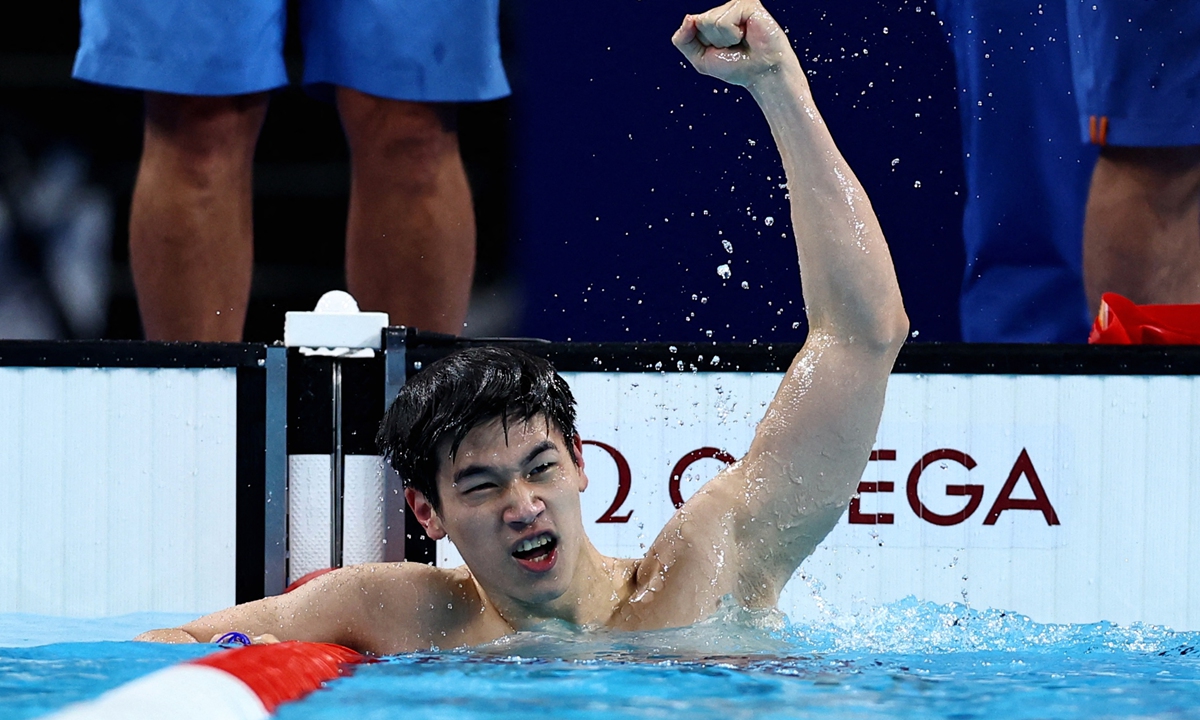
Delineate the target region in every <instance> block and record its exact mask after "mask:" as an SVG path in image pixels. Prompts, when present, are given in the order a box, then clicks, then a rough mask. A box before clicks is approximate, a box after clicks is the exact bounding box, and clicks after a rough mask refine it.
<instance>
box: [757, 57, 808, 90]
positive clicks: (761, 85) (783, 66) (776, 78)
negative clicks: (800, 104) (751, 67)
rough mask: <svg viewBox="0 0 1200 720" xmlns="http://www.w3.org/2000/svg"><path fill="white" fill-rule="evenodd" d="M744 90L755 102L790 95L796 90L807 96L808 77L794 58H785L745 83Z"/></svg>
mask: <svg viewBox="0 0 1200 720" xmlns="http://www.w3.org/2000/svg"><path fill="white" fill-rule="evenodd" d="M746 89H747V90H749V91H750V94H751V95H753V96H754V98H755V99H756V100H765V99H769V98H772V97H776V96H778V95H779V94H781V93H788V94H792V93H794V92H795V91H796V90H800V91H802V93H803V95H804V96H805V97H807V96H808V94H809V92H808V77H807V76H806V75H805V74H804V69H803V68H801V67H800V61H799V60H797V59H796V58H795V57H790V58H786V59H785V60H783V61H781V62H780V63H779V64H777V65H772V66H770V67H768V68H766V69H764V70H763V71H762V72H761V73H759V74H758V75H757V76H755V77H754V79H753V80H751V81H750V82H748V83H746Z"/></svg>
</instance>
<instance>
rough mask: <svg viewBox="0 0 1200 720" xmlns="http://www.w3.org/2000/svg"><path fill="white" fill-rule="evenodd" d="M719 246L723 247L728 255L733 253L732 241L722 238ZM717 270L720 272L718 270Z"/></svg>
mask: <svg viewBox="0 0 1200 720" xmlns="http://www.w3.org/2000/svg"><path fill="white" fill-rule="evenodd" d="M721 247H723V248H725V252H727V253H729V254H730V255H732V254H733V243H731V242H729V241H728V240H722V241H721ZM717 272H720V270H718V271H717Z"/></svg>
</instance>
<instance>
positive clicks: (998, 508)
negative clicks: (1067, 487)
mask: <svg viewBox="0 0 1200 720" xmlns="http://www.w3.org/2000/svg"><path fill="white" fill-rule="evenodd" d="M1022 475H1024V476H1025V479H1026V480H1028V481H1029V487H1030V488H1031V489H1032V490H1033V499H1032V500H1021V499H1014V498H1013V497H1012V491H1013V490H1014V489H1016V487H1017V480H1019V479H1020V478H1021V476H1022ZM1005 510H1041V511H1042V517H1044V518H1046V524H1047V525H1058V524H1059V523H1058V513H1056V512H1054V506H1053V505H1051V504H1050V498H1049V497H1048V496H1047V495H1046V489H1045V488H1044V487H1042V481H1041V479H1040V478H1038V474H1037V470H1034V469H1033V461H1032V460H1030V459H1029V453H1028V452H1026V450H1025V448H1021V454H1020V455H1018V456H1017V461H1016V462H1015V463H1013V468H1012V471H1011V472H1009V473H1008V479H1007V480H1005V481H1004V487H1002V488H1000V494H999V495H997V496H996V502H994V503H992V509H991V510H989V511H988V514H987V518H986V519H984V521H983V524H984V525H995V524H996V521H997V520H999V519H1000V513H1002V512H1004V511H1005Z"/></svg>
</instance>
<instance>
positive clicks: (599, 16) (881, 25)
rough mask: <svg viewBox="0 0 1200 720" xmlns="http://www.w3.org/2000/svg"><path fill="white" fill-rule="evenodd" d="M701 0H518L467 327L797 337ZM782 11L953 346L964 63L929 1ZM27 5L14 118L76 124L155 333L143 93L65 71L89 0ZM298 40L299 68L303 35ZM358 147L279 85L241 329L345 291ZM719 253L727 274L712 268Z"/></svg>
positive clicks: (469, 147)
mask: <svg viewBox="0 0 1200 720" xmlns="http://www.w3.org/2000/svg"><path fill="white" fill-rule="evenodd" d="M703 5H704V3H700V4H699V5H697V4H696V3H695V2H692V1H691V0H689V1H688V2H681V1H678V0H609V1H608V2H606V3H604V4H603V6H602V8H601V7H599V6H596V5H594V4H585V3H562V2H552V1H551V0H508V2H506V3H505V5H504V7H503V18H502V36H503V44H504V48H505V62H506V67H507V68H508V71H509V77H510V81H511V83H512V85H513V89H514V95H513V97H512V98H510V99H506V100H501V101H497V102H492V103H484V104H478V105H469V106H464V107H463V108H462V110H461V112H460V118H459V127H460V137H461V141H462V146H463V156H464V160H465V162H466V165H467V171H468V175H469V177H470V179H471V183H472V187H473V190H474V193H475V203H476V213H477V217H478V226H479V258H478V260H479V262H478V270H477V276H476V289H475V300H474V302H473V308H472V315H471V318H469V320H468V327H467V328H466V329H465V332H466V333H467V334H521V335H532V336H538V337H545V338H549V339H555V340H565V339H573V340H592V341H611V340H635V341H642V340H664V341H671V340H679V341H705V340H707V339H709V338H711V339H712V340H739V341H743V340H758V341H763V342H769V341H776V342H778V341H795V340H799V339H802V338H803V333H804V326H803V322H802V321H803V314H802V312H801V301H800V284H799V280H798V273H797V271H796V259H795V249H794V246H793V244H792V243H791V241H790V240H789V239H787V238H785V237H782V235H783V233H785V232H787V231H788V230H789V226H790V222H789V221H788V213H787V202H786V200H785V197H784V194H785V192H786V190H784V189H781V188H780V187H779V185H780V184H781V183H782V182H783V179H782V170H781V168H780V166H779V161H778V158H777V155H776V153H775V151H774V148H773V143H772V141H771V137H770V132H769V130H768V129H767V126H766V123H765V121H764V120H763V119H762V117H761V114H760V113H759V112H758V111H757V109H756V108H755V107H754V105H753V102H752V101H751V100H750V99H749V97H748V96H747V95H746V94H745V93H744V92H743V91H741V90H739V89H737V88H729V90H728V91H726V89H725V88H724V87H723V86H721V85H720V84H719V83H718V82H717V81H714V80H712V79H710V78H704V77H701V76H698V75H696V74H695V73H694V72H693V71H692V70H690V69H688V68H685V67H683V66H682V57H681V56H679V55H678V54H677V52H676V51H675V50H674V48H673V47H672V46H671V45H670V42H669V38H670V35H671V33H672V32H673V31H674V29H675V28H676V27H677V26H678V23H679V20H680V18H681V17H682V16H683V14H684V13H685V12H699V11H703V10H705V9H707V7H706V6H703ZM702 6H703V7H702ZM769 7H770V9H771V10H772V12H773V13H774V14H775V16H776V17H777V18H778V19H779V20H780V22H781V24H782V25H783V26H784V27H785V28H786V29H787V30H788V32H789V36H790V37H791V38H792V41H793V43H794V44H795V45H796V47H797V49H798V51H799V52H800V56H801V61H802V62H803V63H804V66H805V68H806V69H807V70H808V72H809V76H810V82H811V84H812V88H813V92H814V94H815V96H816V98H817V102H818V105H819V107H820V108H821V111H822V113H823V115H824V116H825V119H826V121H827V122H828V124H829V126H830V128H831V130H832V132H833V134H834V138H835V139H836V140H837V142H838V145H839V147H840V148H841V150H842V152H843V153H844V154H845V155H846V157H847V159H848V161H849V162H850V165H851V166H852V167H853V168H854V170H855V172H856V173H857V174H858V176H859V178H860V179H861V180H862V182H863V184H864V185H865V186H866V189H867V192H868V194H869V195H870V197H871V198H872V201H873V203H874V206H875V209H876V212H877V214H878V215H879V217H880V220H881V222H882V224H883V228H884V231H885V233H886V234H887V236H888V239H889V242H890V244H891V247H892V252H893V257H894V259H895V262H896V267H897V272H898V274H899V276H900V281H901V286H902V290H903V291H904V295H905V300H906V304H907V307H908V310H909V315H910V317H911V319H912V326H913V329H914V330H915V331H916V332H917V336H916V338H915V339H916V340H918V341H924V340H943V341H947V340H957V339H958V337H959V331H958V305H957V295H958V287H959V285H960V281H961V273H962V267H963V256H962V243H961V230H960V223H961V215H962V200H963V195H964V190H963V187H962V169H961V156H960V148H959V131H958V125H957V122H958V121H957V115H956V109H955V106H954V100H955V90H954V81H953V67H952V61H951V58H950V54H949V50H948V48H947V46H946V43H945V40H944V38H943V37H942V30H941V27H940V25H939V22H938V19H937V17H936V15H935V14H934V13H933V6H932V3H929V4H925V3H923V2H918V1H914V0H868V1H866V2H858V3H845V2H835V1H833V0H804V1H799V2H787V3H784V2H775V3H771V4H770V6H769ZM23 9H24V16H25V18H26V19H25V20H23V21H21V22H9V23H4V24H3V25H0V90H2V94H0V114H2V115H3V116H4V118H5V121H6V123H7V124H8V125H9V126H12V125H14V124H16V125H18V126H20V127H21V133H22V135H23V136H24V137H27V138H31V139H32V140H31V142H33V143H35V144H37V143H41V144H48V143H50V142H52V141H55V140H58V139H62V138H65V139H67V140H69V141H70V142H71V143H73V144H74V145H75V146H76V147H78V148H80V149H82V150H83V151H84V152H86V153H87V154H88V155H89V156H90V157H91V160H92V166H91V167H92V170H91V173H92V180H93V182H95V183H96V184H99V185H101V186H103V187H104V188H106V189H107V191H108V193H109V195H110V197H111V198H112V201H113V203H114V209H115V211H116V222H115V225H114V237H115V239H114V250H113V279H114V287H113V297H112V301H111V306H110V309H109V313H108V317H109V321H108V327H107V331H106V336H107V337H112V338H135V337H140V326H139V323H138V317H137V307H136V300H135V298H134V296H133V285H132V280H131V278H130V275H129V269H128V257H127V250H126V247H125V242H126V240H125V238H126V237H127V226H128V207H129V197H130V192H131V190H132V185H133V177H134V173H135V171H136V166H137V158H138V154H139V152H140V144H141V99H140V97H139V96H138V95H137V94H136V93H128V92H120V91H115V90H111V89H105V88H99V87H94V86H89V85H87V84H84V83H79V82H76V81H73V80H71V79H70V77H69V76H70V67H71V62H72V58H73V54H74V51H75V47H76V43H77V39H78V31H79V20H78V4H77V3H76V2H70V1H69V0H53V1H48V2H44V3H38V4H34V5H28V6H25V7H24V8H23ZM287 49H288V59H289V65H290V66H291V67H292V68H293V69H296V68H298V67H299V64H300V62H301V58H300V55H299V52H298V51H299V47H298V43H297V42H296V41H295V38H294V36H290V37H289V42H288V46H287ZM293 74H295V73H293ZM714 91H715V92H714ZM346 163H347V150H346V147H345V142H344V139H343V136H342V134H341V130H340V128H339V126H338V123H337V117H336V114H335V113H334V111H333V108H332V107H331V106H330V105H327V104H324V103H321V102H319V101H317V100H315V99H312V98H310V97H308V96H306V95H305V94H304V93H303V91H302V90H300V89H298V88H295V87H293V88H288V89H285V90H282V91H279V92H277V93H276V94H275V96H274V97H273V99H272V106H271V109H270V112H269V113H268V116H267V122H266V126H265V128H264V130H263V134H262V138H261V140H260V143H259V147H258V155H257V165H256V178H255V189H256V197H255V206H254V211H255V233H256V238H255V253H256V258H257V262H256V267H255V275H254V289H253V297H252V300H251V305H250V312H249V317H248V320H247V325H246V339H247V340H252V341H273V340H277V339H279V338H280V337H281V336H282V327H283V313H284V312H285V311H286V310H293V309H309V308H311V307H312V304H313V303H314V302H315V301H316V299H317V298H318V297H319V296H320V294H321V293H322V292H324V291H325V290H329V289H334V288H342V287H344V280H343V277H342V253H343V250H344V244H343V228H344V224H345V214H346V207H347V196H346V194H347V191H348V188H349V175H348V169H347V165H346ZM767 217H772V218H773V219H774V223H773V224H772V225H770V226H768V225H767V224H766V220H765V219H766V218H767ZM597 218H598V219H597ZM722 240H728V241H729V242H730V243H731V244H732V247H733V252H732V254H729V253H727V252H726V250H725V249H724V247H723V246H722ZM722 263H728V264H729V265H730V267H731V269H732V273H733V275H732V277H731V278H730V279H729V280H728V281H723V280H722V279H721V278H720V277H719V276H718V274H717V270H716V268H717V266H718V265H720V264H722ZM743 282H745V283H746V284H747V286H748V289H743V287H742V283H743ZM693 296H694V297H695V299H693ZM797 323H799V324H798V325H797V326H796V327H793V325H794V324H797ZM710 333H711V335H710Z"/></svg>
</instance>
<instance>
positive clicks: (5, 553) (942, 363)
mask: <svg viewBox="0 0 1200 720" xmlns="http://www.w3.org/2000/svg"><path fill="white" fill-rule="evenodd" d="M469 342H471V341H455V340H452V339H448V338H431V337H430V336H422V335H420V334H416V333H414V332H412V331H409V330H405V329H399V328H389V329H388V330H387V331H385V338H384V343H383V346H384V348H385V349H386V350H385V351H384V352H382V353H380V354H379V355H378V356H376V357H373V358H366V359H350V358H330V357H311V356H306V355H304V354H303V353H300V352H299V351H298V350H297V349H294V348H293V349H289V350H287V351H284V350H283V349H282V348H267V347H265V346H255V345H244V346H243V345H239V346H202V345H191V346H186V347H185V349H186V348H190V349H186V352H183V353H182V355H181V354H180V350H181V346H166V345H158V344H153V343H133V344H119V345H120V347H122V348H124V349H125V351H123V352H125V354H124V355H122V354H121V353H114V352H112V346H110V345H107V344H99V347H100V348H102V349H104V352H107V353H108V355H107V356H103V355H104V352H101V353H100V354H99V355H97V354H96V353H95V352H92V354H90V355H89V354H88V353H85V352H82V350H81V345H80V344H78V343H17V342H7V343H0V404H2V405H0V409H2V410H3V415H2V418H0V423H3V424H4V425H3V426H2V427H0V501H2V504H0V611H2V612H30V613H39V614H50V615H65V616H76V617H88V616H100V615H117V614H122V613H130V612H145V611H158V612H205V611H208V610H212V609H216V608H219V607H221V606H224V605H228V604H230V603H232V602H234V601H243V600H247V599H252V598H253V597H261V596H262V595H263V594H273V593H276V592H280V591H282V589H283V585H284V584H285V582H286V581H288V580H294V579H296V578H298V577H300V576H301V575H303V574H304V573H306V572H308V571H310V570H315V569H320V568H323V567H328V566H330V565H336V564H339V562H340V564H353V563H357V562H366V561H377V560H396V559H401V558H408V559H412V560H434V559H436V561H437V562H438V563H439V564H446V563H452V562H455V559H456V555H455V553H454V549H453V546H452V545H450V544H449V543H445V542H443V543H441V544H440V545H438V546H436V547H435V546H434V545H433V544H432V543H431V542H429V540H428V539H427V538H424V537H423V536H422V535H421V533H420V531H419V528H417V527H416V526H414V525H413V523H412V519H411V518H409V517H406V516H405V513H404V508H403V501H402V497H401V492H400V487H399V482H398V480H397V478H396V477H395V476H394V473H391V472H390V470H386V469H384V468H382V467H381V464H380V461H379V458H377V457H376V456H375V454H374V446H373V437H374V427H375V425H376V424H377V421H378V418H379V416H380V414H381V413H382V411H383V408H384V405H385V398H386V397H389V396H391V395H394V392H395V390H396V389H397V388H398V387H399V386H400V384H402V383H403V381H404V379H405V378H407V377H410V376H411V375H412V374H414V373H417V372H420V371H421V369H422V368H423V367H426V366H428V364H429V363H430V362H433V361H434V360H436V359H437V358H438V357H441V356H443V355H445V354H446V353H447V352H450V351H451V350H453V349H454V348H456V347H459V346H461V345H463V344H467V343H469ZM516 344H517V345H518V346H520V347H522V348H524V349H526V350H529V351H531V352H535V353H539V354H542V355H544V356H546V357H547V358H549V359H551V360H552V361H554V362H555V363H556V365H557V366H558V367H559V368H560V370H562V372H563V374H564V376H565V377H566V378H567V379H568V381H569V382H570V383H571V385H572V387H573V388H574V390H575V393H576V395H577V397H578V399H579V404H580V408H579V416H580V430H581V433H582V435H583V437H584V439H585V450H584V456H585V459H586V461H587V467H588V473H589V477H590V479H591V485H590V487H589V490H588V491H587V492H586V493H585V494H584V496H583V505H584V515H585V519H586V521H587V523H588V525H587V530H588V532H589V534H590V535H591V537H592V538H593V539H594V540H595V542H596V544H597V545H598V546H599V547H600V549H601V550H602V551H604V552H607V553H612V554H617V555H633V556H636V555H640V554H642V553H643V552H644V548H645V546H647V545H649V543H650V542H652V541H653V539H654V537H655V535H656V534H657V532H658V530H659V529H660V528H661V527H662V525H663V523H664V522H665V521H666V520H667V518H669V517H670V514H671V513H672V512H673V510H674V507H675V506H676V505H677V504H678V503H680V502H682V501H683V500H686V498H687V497H689V496H690V495H691V493H692V492H694V491H695V490H696V489H697V488H698V487H699V486H700V485H701V484H702V483H703V482H704V481H705V480H707V479H708V478H709V477H711V476H712V475H714V474H715V473H716V472H718V471H719V470H720V468H721V467H722V466H723V464H724V463H725V462H728V461H729V460H730V459H731V458H732V457H736V456H738V455H740V454H741V453H743V452H744V451H745V450H746V448H747V447H748V445H749V442H750V439H751V437H752V434H753V430H754V427H755V425H756V424H757V421H758V419H759V418H760V417H761V415H762V413H763V411H764V409H765V406H766V403H767V402H769V400H770V398H771V397H772V395H773V393H774V391H775V388H776V386H777V385H778V382H779V379H780V377H781V373H782V371H783V370H784V369H785V368H786V366H787V364H788V362H789V361H790V358H791V357H792V356H793V355H794V353H795V351H796V350H797V349H798V346H795V345H769V346H759V345H754V344H741V345H733V344H716V345H714V344H705V345H699V344H679V345H667V344H662V345H658V344H654V345H647V344H580V343H575V344H553V343H537V342H516ZM167 351H169V352H167ZM172 353H174V354H172ZM188 353H191V355H188ZM214 353H215V355H214ZM210 356H213V357H210ZM54 357H58V358H59V359H58V360H53V358H54ZM39 358H40V360H39ZM47 358H50V359H47ZM64 358H66V359H64ZM71 358H75V361H74V362H73V363H68V362H67V361H66V360H67V359H71ZM139 358H140V359H139ZM181 358H182V359H181ZM189 358H190V359H189ZM271 363H275V364H276V365H278V366H279V367H278V369H277V371H276V372H274V374H273V375H272V373H268V372H267V370H268V368H269V367H271ZM156 365H157V367H156ZM1198 375H1200V351H1198V349H1196V348H1169V349H1166V348H1099V347H1068V346H938V345H923V346H910V347H908V348H905V350H904V351H903V352H902V354H901V357H900V360H899V361H898V363H897V367H896V371H895V372H894V374H893V376H892V379H891V381H890V383H889V387H888V394H887V401H886V405H885V409H884V415H883V421H882V424H881V427H880V430H879V433H878V438H877V441H876V443H875V446H874V451H873V453H872V458H871V461H870V462H868V465H867V469H866V471H865V473H864V476H863V478H862V483H861V484H860V486H859V491H860V494H859V497H858V498H856V499H855V501H854V502H853V503H852V505H851V507H850V510H849V511H848V512H847V514H846V515H845V516H844V517H843V518H842V520H841V522H840V523H839V525H838V526H837V528H836V529H835V530H834V532H833V533H832V534H831V535H830V536H829V538H828V539H827V540H826V541H825V543H823V544H822V546H821V547H820V548H819V549H818V550H817V552H816V553H815V554H814V555H813V556H812V557H811V558H809V560H808V561H807V562H806V563H805V564H804V565H803V566H802V567H801V570H800V572H799V573H798V574H797V577H796V578H794V579H793V581H792V582H791V583H790V584H789V585H788V588H787V589H786V591H785V593H784V598H783V600H782V601H781V606H782V608H783V609H784V610H785V611H786V612H788V613H789V614H790V615H793V616H794V617H796V618H798V619H801V618H811V617H816V616H823V617H829V616H831V615H833V616H836V615H838V614H845V613H853V612H857V611H860V610H863V609H866V608H871V607H875V606H878V605H881V604H884V603H887V602H890V601H893V600H896V599H899V598H903V597H906V596H909V595H911V596H915V597H917V598H918V599H921V600H930V601H935V602H950V601H955V602H967V603H969V604H971V605H974V606H977V607H993V608H1000V609H1005V610H1013V611H1017V612H1020V613H1024V614H1026V615H1029V616H1030V617H1032V618H1033V619H1035V620H1038V621H1041V622H1070V623H1080V622H1093V621H1099V620H1110V621H1116V622H1122V623H1128V622H1137V621H1141V622H1148V623H1155V624H1163V625H1168V626H1171V627H1173V628H1176V629H1181V630H1186V629H1197V628H1198V627H1200V589H1196V588H1193V585H1194V584H1195V583H1196V582H1198V581H1200V524H1197V523H1193V522H1191V519H1190V518H1191V517H1193V516H1195V515H1197V513H1198V511H1200V492H1195V491H1192V490H1191V488H1193V487H1200V468H1198V466H1197V460H1200V458H1197V457H1196V454H1197V452H1200V451H1197V450H1196V449H1194V448H1196V447H1197V446H1198V443H1197V440H1198V439H1200V385H1198V381H1197V376H1198ZM270 377H274V379H273V380H272V379H270ZM281 417H282V418H286V422H282V421H281V420H280V418H281ZM272 418H274V419H272ZM285 509H286V510H285ZM435 556H436V557H435Z"/></svg>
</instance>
